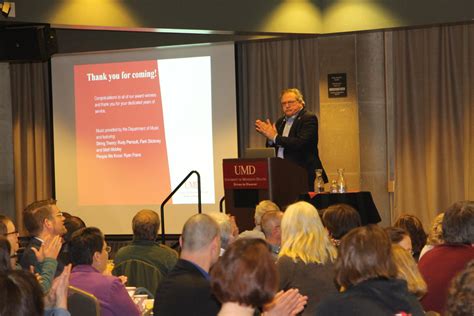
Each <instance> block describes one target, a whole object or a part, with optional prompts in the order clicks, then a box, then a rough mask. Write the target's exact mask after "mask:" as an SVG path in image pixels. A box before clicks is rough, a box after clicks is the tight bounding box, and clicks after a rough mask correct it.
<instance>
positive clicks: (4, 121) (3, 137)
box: [0, 63, 15, 218]
mask: <svg viewBox="0 0 474 316" xmlns="http://www.w3.org/2000/svg"><path fill="white" fill-rule="evenodd" d="M12 132H13V128H12V105H11V93H10V68H9V64H8V63H0V213H2V214H5V215H8V216H10V217H12V218H14V213H15V212H14V206H15V199H14V183H13V140H12Z"/></svg>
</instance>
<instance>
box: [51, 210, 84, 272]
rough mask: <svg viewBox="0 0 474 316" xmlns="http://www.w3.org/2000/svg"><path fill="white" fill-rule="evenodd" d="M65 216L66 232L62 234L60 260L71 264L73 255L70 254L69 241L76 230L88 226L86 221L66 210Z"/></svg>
mask: <svg viewBox="0 0 474 316" xmlns="http://www.w3.org/2000/svg"><path fill="white" fill-rule="evenodd" d="M63 216H64V227H65V228H66V233H65V234H64V235H63V236H62V237H63V246H62V248H61V252H60V253H59V256H58V261H60V262H62V263H63V264H69V263H71V256H70V254H69V242H70V241H71V236H72V234H73V233H74V232H75V231H76V230H79V229H81V228H84V227H86V223H84V221H83V220H82V219H81V218H80V217H77V216H73V215H71V214H69V213H66V212H63Z"/></svg>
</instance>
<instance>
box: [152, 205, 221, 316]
mask: <svg viewBox="0 0 474 316" xmlns="http://www.w3.org/2000/svg"><path fill="white" fill-rule="evenodd" d="M179 243H180V245H181V256H180V258H179V260H178V262H177V263H176V265H175V266H174V268H173V269H172V270H171V272H170V273H169V274H168V277H167V278H166V279H165V280H164V281H163V282H161V284H160V285H159V287H158V290H157V291H156V295H155V302H154V308H153V314H154V315H155V316H160V315H166V316H169V315H217V313H218V312H219V309H220V304H219V302H218V301H217V299H216V298H215V297H214V296H213V295H212V294H211V287H210V282H209V269H210V268H211V266H212V265H213V264H214V263H215V262H216V261H217V259H218V258H219V253H220V248H221V247H220V236H219V225H218V224H217V223H216V221H215V220H213V219H212V218H211V217H210V216H209V215H207V214H197V215H194V216H192V217H191V218H189V219H188V220H187V221H186V223H185V224H184V227H183V232H182V235H181V237H180V239H179Z"/></svg>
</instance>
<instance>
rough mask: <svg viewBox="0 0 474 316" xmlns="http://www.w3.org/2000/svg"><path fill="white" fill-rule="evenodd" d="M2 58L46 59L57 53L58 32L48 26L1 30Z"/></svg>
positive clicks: (0, 46) (15, 59)
mask: <svg viewBox="0 0 474 316" xmlns="http://www.w3.org/2000/svg"><path fill="white" fill-rule="evenodd" d="M0 39H1V40H0V60H3V61H46V60H48V59H49V58H51V55H52V54H54V53H57V51H58V44H57V40H56V32H55V30H54V29H51V28H49V27H47V26H34V27H31V26H28V27H15V28H12V27H10V28H4V29H2V30H0Z"/></svg>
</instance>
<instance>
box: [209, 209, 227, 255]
mask: <svg viewBox="0 0 474 316" xmlns="http://www.w3.org/2000/svg"><path fill="white" fill-rule="evenodd" d="M207 215H209V216H210V217H212V219H214V220H215V221H216V222H217V224H218V225H219V230H220V235H221V248H224V249H227V246H228V245H229V240H230V238H231V236H232V224H231V223H230V218H229V215H227V214H224V213H220V212H212V213H207Z"/></svg>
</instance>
